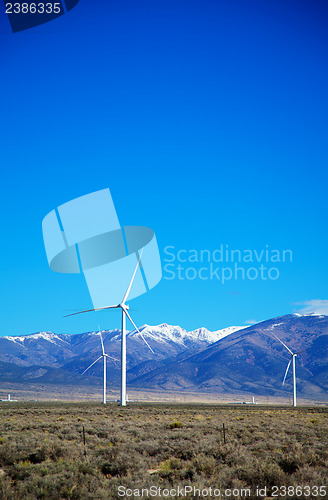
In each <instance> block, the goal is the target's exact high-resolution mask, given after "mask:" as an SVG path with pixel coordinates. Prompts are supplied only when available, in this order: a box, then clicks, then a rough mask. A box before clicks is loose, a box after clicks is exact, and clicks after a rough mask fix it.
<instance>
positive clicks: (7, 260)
mask: <svg viewBox="0 0 328 500" xmlns="http://www.w3.org/2000/svg"><path fill="white" fill-rule="evenodd" d="M0 23H1V25H0V40H1V56H0V57H1V75H2V76H1V81H0V86H1V95H2V100H1V148H0V155H1V196H0V204H1V219H2V220H1V229H2V238H1V250H0V252H1V260H0V273H1V311H2V312H1V321H0V335H18V334H28V333H32V332H36V331H40V330H51V331H55V332H57V333H60V332H67V333H77V332H82V331H89V330H94V329H96V328H97V325H98V323H100V326H101V328H116V327H119V324H120V317H119V314H118V313H116V312H113V311H109V312H104V313H97V314H90V315H85V316H84V317H83V316H80V317H79V316H78V317H73V318H68V319H63V317H62V316H63V315H64V314H67V312H69V311H74V310H79V309H81V308H82V309H83V308H85V307H86V308H88V307H89V306H91V301H90V298H89V295H88V292H87V288H86V285H85V283H84V281H83V277H82V276H70V275H62V274H57V273H54V272H52V271H51V270H50V269H49V267H48V263H47V260H46V255H45V251H44V247H43V240H42V231H41V221H42V219H43V217H44V216H45V215H46V214H47V213H48V212H49V211H50V210H52V209H53V208H55V207H57V206H58V205H60V204H61V203H64V202H66V201H69V200H71V199H73V198H75V197H77V196H81V195H83V194H86V193H89V192H92V191H95V190H98V189H102V188H106V187H109V188H110V190H111V193H112V196H113V199H114V202H115V205H116V209H117V213H118V215H119V219H120V222H121V224H122V225H144V226H149V227H151V228H152V229H154V231H155V233H156V235H157V239H158V243H159V247H160V251H161V254H162V257H164V248H165V246H167V245H172V246H174V247H175V248H176V249H177V250H179V249H187V250H189V249H198V250H200V249H210V250H215V249H216V248H219V246H220V245H221V243H222V244H224V245H225V244H228V245H229V246H230V247H231V248H237V249H241V250H242V249H258V250H259V251H260V250H261V249H263V248H265V245H267V244H268V245H269V246H270V247H271V248H276V249H291V250H292V252H293V262H292V263H291V264H289V263H286V264H284V265H281V266H280V267H279V270H280V277H279V279H278V280H276V281H270V280H269V281H268V280H267V281H263V280H254V281H251V280H245V281H242V280H231V281H230V282H228V283H226V284H224V285H222V283H220V282H219V281H217V280H200V279H195V280H193V281H188V280H177V279H175V280H172V281H171V280H166V279H163V280H162V281H161V283H160V284H159V285H157V286H156V287H155V288H154V289H153V290H152V291H150V292H149V293H148V294H146V295H144V296H142V297H140V298H138V299H135V300H134V301H133V302H131V314H133V317H134V320H135V322H136V323H137V324H138V325H141V324H144V323H148V324H158V323H162V322H167V323H171V324H179V325H181V326H182V327H184V328H186V329H188V330H191V329H194V328H197V327H200V326H205V327H207V328H209V329H212V330H214V329H219V328H223V327H225V326H230V325H242V324H244V323H245V322H247V321H249V320H257V321H259V320H263V319H266V318H270V317H274V316H278V315H282V314H286V313H289V312H292V311H294V310H296V309H297V306H295V305H293V304H294V303H304V302H307V301H311V300H314V299H318V300H324V299H326V298H327V278H328V266H327V243H328V236H327V180H328V174H327V165H328V162H327V160H328V148H327V115H328V109H327V108H328V105H327V88H328V69H327V68H328V65H327V53H328V50H327V49H328V30H327V25H328V6H327V4H326V2H323V1H322V2H321V1H315V2H309V1H277V0H268V1H265V2H263V1H260V0H259V1H255V0H249V1H245V0H236V1H234V2H231V1H230V0H165V1H164V0H156V1H154V0H120V1H118V0H115V1H111V0H107V1H99V0H98V1H96V0H80V2H79V4H78V5H77V6H76V7H75V8H74V9H73V10H71V11H70V13H68V14H66V15H64V16H62V17H61V18H59V19H57V20H55V21H52V22H50V23H47V24H45V25H43V26H40V27H37V28H33V29H31V30H27V31H24V32H20V33H16V34H12V33H11V31H10V27H9V22H8V20H7V18H6V16H5V14H4V11H3V9H2V11H1V15H0ZM164 275H165V273H164Z"/></svg>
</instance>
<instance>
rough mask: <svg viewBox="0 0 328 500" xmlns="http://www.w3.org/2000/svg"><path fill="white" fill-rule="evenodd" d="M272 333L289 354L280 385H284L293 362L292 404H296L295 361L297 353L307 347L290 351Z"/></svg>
mask: <svg viewBox="0 0 328 500" xmlns="http://www.w3.org/2000/svg"><path fill="white" fill-rule="evenodd" d="M272 335H273V336H274V337H276V339H277V340H279V342H280V343H281V344H282V345H283V346H284V347H285V348H286V349H287V351H288V352H289V354H290V355H291V358H290V360H289V363H288V365H287V369H286V373H285V376H284V380H283V382H282V385H285V382H286V377H287V373H288V370H289V367H290V364H291V363H292V362H293V406H296V365H295V361H296V356H297V355H298V354H301V353H302V352H304V351H306V350H307V349H304V350H303V351H299V352H292V351H291V350H290V349H289V347H287V346H286V344H284V342H283V341H282V340H280V338H279V337H277V335H275V334H274V333H272Z"/></svg>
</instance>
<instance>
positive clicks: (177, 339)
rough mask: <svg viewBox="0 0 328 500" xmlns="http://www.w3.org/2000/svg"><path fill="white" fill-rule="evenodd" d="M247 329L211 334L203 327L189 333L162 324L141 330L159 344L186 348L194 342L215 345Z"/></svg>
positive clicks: (220, 331)
mask: <svg viewBox="0 0 328 500" xmlns="http://www.w3.org/2000/svg"><path fill="white" fill-rule="evenodd" d="M243 328H246V327H245V326H230V327H228V328H223V329H222V330H217V331H214V332H211V331H210V330H207V328H204V327H201V328H198V329H196V330H192V331H190V332H189V331H187V330H185V329H184V328H181V326H177V325H175V326H174V325H168V324H167V323H162V324H161V325H157V326H150V325H147V324H145V325H143V326H141V327H140V328H139V330H140V332H141V333H142V335H143V336H144V337H145V338H148V339H151V340H154V341H156V342H159V343H163V344H167V343H174V344H180V345H181V346H186V344H190V343H193V342H198V343H206V344H213V343H214V342H217V341H218V340H220V339H222V338H223V337H226V336H227V335H230V333H233V332H236V331H238V330H242V329H243ZM128 336H129V337H139V336H140V334H139V332H138V331H137V330H132V331H131V332H129V334H128Z"/></svg>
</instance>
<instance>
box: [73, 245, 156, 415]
mask: <svg viewBox="0 0 328 500" xmlns="http://www.w3.org/2000/svg"><path fill="white" fill-rule="evenodd" d="M142 252H143V250H141V252H140V256H139V259H138V262H137V265H136V268H135V270H134V273H133V275H132V278H131V281H130V283H129V286H128V288H127V290H126V292H125V294H124V296H123V299H122V301H121V302H120V304H117V305H114V306H105V307H97V308H95V309H87V310H86V311H79V312H76V313H73V314H67V315H66V316H64V317H65V318H66V317H68V316H75V315H76V314H83V313H87V312H92V311H101V310H104V309H118V308H119V309H121V311H122V328H121V399H120V401H121V406H126V318H128V319H129V320H130V321H131V323H132V325H133V326H134V328H135V329H136V330H137V332H138V333H139V334H140V336H141V338H142V340H143V341H144V342H145V344H146V345H147V347H148V348H149V349H150V350H151V352H152V353H153V354H154V351H153V350H152V348H151V347H150V345H149V344H148V342H147V340H146V339H145V338H144V336H143V335H142V333H141V331H140V330H139V328H138V327H137V326H136V324H135V323H134V321H133V319H132V318H131V316H130V314H129V312H128V309H129V306H128V304H126V301H127V299H128V297H129V293H130V291H131V287H132V284H133V281H134V278H135V275H136V272H137V270H138V267H139V265H140V261H141V256H142ZM106 356H107V355H106ZM101 357H102V356H100V358H101ZM100 358H98V359H100ZM97 361H98V360H97ZM95 362H96V361H95ZM93 364H94V363H93ZM91 366H92V365H91ZM89 368H90V367H89Z"/></svg>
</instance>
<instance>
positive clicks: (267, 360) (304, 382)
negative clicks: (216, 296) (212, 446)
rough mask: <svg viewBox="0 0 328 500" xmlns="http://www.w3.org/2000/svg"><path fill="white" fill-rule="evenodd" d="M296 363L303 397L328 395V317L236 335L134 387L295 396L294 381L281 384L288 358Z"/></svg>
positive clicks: (291, 318) (297, 317) (284, 321)
mask: <svg viewBox="0 0 328 500" xmlns="http://www.w3.org/2000/svg"><path fill="white" fill-rule="evenodd" d="M273 334H275V335H276V336H277V337H278V338H279V339H281V340H282V341H283V342H284V343H285V344H286V345H287V346H288V347H289V348H290V349H291V350H292V351H293V352H299V353H300V354H299V355H298V356H297V359H296V374H297V379H298V385H297V390H298V392H299V393H301V394H303V395H311V394H312V395H313V396H318V395H324V394H325V393H327V391H328V316H324V315H321V314H299V313H296V314H288V315H286V316H281V317H278V318H274V319H271V320H266V321H262V322H261V323H257V324H255V325H252V326H249V327H247V328H245V329H242V330H238V331H235V332H233V333H231V334H230V335H228V336H226V337H225V338H223V339H221V340H220V341H218V342H215V343H212V344H211V345H209V346H208V347H206V348H205V349H203V350H202V351H201V352H198V353H196V354H192V355H189V353H187V352H186V355H182V356H180V357H179V358H178V359H176V361H175V363H171V364H170V363H168V364H167V365H166V366H160V367H158V368H157V367H156V368H155V369H154V370H152V371H151V372H150V373H147V372H145V373H143V374H142V373H141V374H140V375H138V376H137V377H136V378H135V379H134V380H133V382H132V383H133V384H134V385H136V386H139V387H156V388H158V389H165V390H177V389H188V390H195V388H198V389H200V390H203V391H206V390H209V391H212V392H214V391H217V392H230V393H231V392H234V391H237V392H238V391H239V392H252V393H254V394H271V395H273V394H279V395H288V394H290V393H291V383H292V377H291V373H289V374H288V377H287V379H286V384H285V386H284V387H282V379H283V376H284V373H285V371H286V367H287V363H288V361H289V359H290V354H289V353H288V352H287V350H286V349H285V348H284V347H283V346H282V345H281V343H280V342H279V341H278V340H277V339H276V338H275V336H274V335H273Z"/></svg>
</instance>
